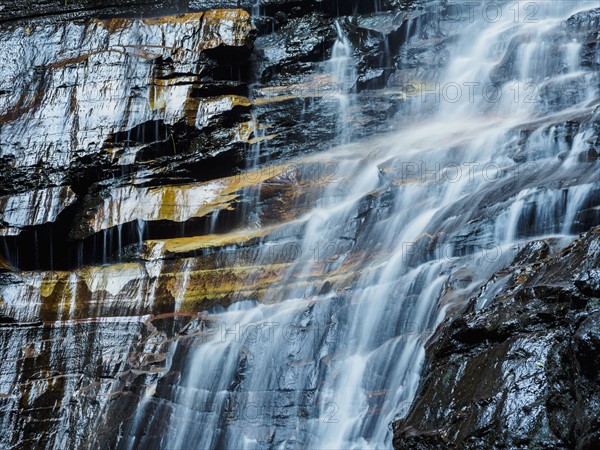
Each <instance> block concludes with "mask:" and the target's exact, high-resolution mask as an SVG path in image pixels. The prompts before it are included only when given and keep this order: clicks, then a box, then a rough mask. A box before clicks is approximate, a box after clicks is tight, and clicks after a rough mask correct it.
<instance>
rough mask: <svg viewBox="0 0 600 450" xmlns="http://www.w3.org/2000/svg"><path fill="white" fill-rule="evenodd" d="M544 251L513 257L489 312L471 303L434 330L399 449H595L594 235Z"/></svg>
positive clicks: (598, 308)
mask: <svg viewBox="0 0 600 450" xmlns="http://www.w3.org/2000/svg"><path fill="white" fill-rule="evenodd" d="M545 247H547V246H546V245H544V244H543V243H541V245H538V246H537V249H536V250H534V248H533V247H532V248H531V250H534V251H533V253H529V254H528V257H527V258H523V257H524V256H525V254H524V253H522V254H520V255H517V258H516V259H515V261H514V263H513V265H512V266H511V267H510V268H508V269H506V270H505V271H504V274H509V276H510V279H509V282H508V286H507V287H506V288H505V289H504V290H503V291H502V292H500V293H498V294H497V295H496V296H495V297H494V298H493V299H492V300H491V303H490V304H489V306H487V307H484V308H483V309H481V310H478V311H473V310H472V309H473V308H474V307H475V305H476V304H477V302H478V299H477V298H474V299H473V300H472V301H471V306H470V308H469V309H470V310H471V312H468V313H467V314H465V315H462V316H459V317H456V318H454V319H453V320H448V321H446V322H444V323H443V324H442V325H440V327H439V329H438V331H437V332H436V335H435V336H434V338H433V339H432V341H431V343H430V346H429V348H428V350H427V352H428V353H427V354H428V363H427V367H426V368H425V377H424V380H423V382H422V385H421V388H420V392H419V394H418V395H417V400H416V402H415V404H414V405H413V406H412V408H411V410H410V412H409V414H408V416H407V417H406V419H404V420H401V421H399V422H396V423H395V425H394V427H395V432H394V435H395V438H394V447H395V448H397V449H432V448H435V449H437V448H439V449H442V448H468V449H476V448H493V449H500V448H565V449H566V448H576V449H593V448H597V447H598V445H599V444H600V432H599V431H598V430H599V429H600V428H599V425H600V423H599V422H598V417H600V394H599V393H600V385H599V380H600V367H599V366H598V364H597V357H596V355H597V354H598V351H599V350H600V328H599V325H600V304H599V300H598V296H597V292H596V291H593V290H590V289H589V288H588V286H589V282H590V281H591V280H593V275H591V274H593V273H595V272H596V271H597V269H596V268H597V267H599V266H600V252H599V249H600V229H598V228H597V229H595V230H593V231H591V232H589V233H587V234H585V235H584V236H582V237H581V238H580V239H578V240H577V241H575V242H574V243H573V244H572V245H571V246H569V247H567V248H566V249H565V250H563V251H562V252H561V253H559V254H558V255H556V256H546V255H545V251H544V248H545ZM526 250H527V252H529V249H526ZM502 277H503V275H502V274H497V275H496V276H494V278H493V280H499V279H502ZM592 283H593V281H592ZM492 284H493V281H492ZM489 287H490V286H488V288H489Z"/></svg>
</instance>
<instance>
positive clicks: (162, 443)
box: [120, 1, 599, 449]
mask: <svg viewBox="0 0 600 450" xmlns="http://www.w3.org/2000/svg"><path fill="white" fill-rule="evenodd" d="M595 6H597V2H596V1H589V2H588V1H582V2H573V3H571V2H543V3H542V10H543V11H541V12H543V14H544V17H538V18H537V20H536V21H531V22H526V21H515V18H514V15H513V14H512V12H511V10H509V9H508V8H509V7H510V5H508V4H507V5H504V9H503V15H502V18H501V19H499V20H495V21H485V20H483V21H481V20H480V21H475V22H474V23H472V24H465V25H464V30H463V31H462V36H461V40H460V42H459V43H458V44H456V45H455V46H454V47H452V49H451V52H450V56H449V58H448V61H449V64H448V65H447V67H446V69H445V71H444V74H443V76H442V77H441V78H440V82H439V86H437V87H436V88H434V89H433V90H431V88H430V87H427V91H425V90H424V91H422V92H421V93H420V95H417V96H416V97H415V98H414V99H413V105H412V108H411V117H403V122H402V123H399V124H398V131H397V132H395V133H392V134H390V135H387V136H383V137H380V138H377V139H371V140H370V141H369V142H366V143H365V142H355V143H352V144H348V145H344V146H341V147H338V148H334V149H330V150H327V151H323V152H322V153H320V154H319V155H318V156H316V157H314V158H313V159H312V161H316V162H317V163H319V164H330V163H332V162H333V163H335V165H336V167H337V172H336V182H330V183H324V184H323V185H320V186H319V195H318V201H317V202H316V203H315V204H314V205H313V207H312V208H311V209H310V210H309V211H308V212H307V213H306V214H305V215H304V216H302V217H301V218H300V219H297V220H295V221H294V223H293V224H292V223H290V224H288V227H290V228H291V227H301V229H302V239H301V242H300V244H299V247H298V252H297V257H296V258H295V259H294V261H293V263H292V264H291V265H290V266H289V268H288V270H287V272H286V274H285V276H284V278H283V279H281V280H279V281H277V282H275V283H273V285H272V286H271V287H270V288H269V290H268V291H267V292H266V293H265V294H264V296H263V299H262V301H261V302H260V303H259V302H256V301H242V302H238V303H235V304H233V305H232V306H230V307H227V308H214V309H212V310H210V311H207V312H206V313H205V315H204V317H203V319H202V326H201V332H199V333H197V334H195V335H193V336H190V337H189V339H188V340H187V341H186V342H185V344H184V343H183V342H182V341H181V340H180V341H177V342H176V343H174V344H172V346H171V348H170V350H169V355H168V358H167V360H168V362H169V364H170V365H173V364H174V362H175V361H179V363H178V364H177V366H176V367H173V368H171V370H169V371H168V372H167V373H168V374H167V375H166V376H164V377H163V378H161V379H159V380H158V383H157V385H153V387H152V388H151V392H150V393H149V394H148V395H146V396H145V397H144V402H143V403H142V404H141V405H140V406H139V407H138V409H137V411H136V415H135V417H134V418H133V419H132V421H131V422H130V423H129V424H128V426H127V429H126V430H125V432H124V435H123V437H122V440H121V441H120V444H121V446H122V447H123V448H154V447H157V448H158V447H160V448H168V449H178V448H198V449H204V448H237V449H241V448H319V449H325V448H329V449H342V448H344V449H349V448H385V447H389V446H390V441H391V431H390V429H389V425H390V423H391V422H392V421H393V420H394V419H395V418H398V417H400V416H402V414H403V413H404V412H405V411H406V406H407V405H409V404H410V402H411V401H412V400H413V397H414V395H415V392H416V389H417V386H418V383H419V377H420V370H421V366H422V364H423V358H424V344H425V342H426V341H427V339H428V337H429V336H430V335H431V332H432V330H433V329H434V327H435V326H436V324H438V323H439V322H440V321H441V320H442V319H443V318H444V316H445V314H446V311H447V308H448V307H450V306H452V305H453V304H456V303H458V304H460V303H461V302H464V301H465V300H466V299H468V298H470V297H471V296H472V295H474V294H476V292H477V289H478V288H479V287H480V286H481V285H482V284H483V283H485V281H486V280H487V279H488V278H489V277H490V276H491V274H493V273H494V272H495V271H497V270H498V269H499V268H501V267H503V266H506V265H507V264H508V263H510V261H511V258H512V256H514V250H511V249H512V248H513V247H515V246H517V248H518V247H519V246H520V245H522V244H523V243H524V242H528V241H530V240H534V239H539V238H541V237H548V236H553V237H556V238H558V239H559V240H562V242H563V243H567V242H568V241H569V240H570V239H572V237H573V234H574V233H576V232H577V224H578V221H579V219H578V212H579V211H581V209H582V208H583V205H584V204H585V202H586V201H588V200H589V199H590V197H591V196H593V195H597V194H594V192H597V190H598V188H599V186H598V184H599V183H598V181H597V165H593V164H592V165H585V166H581V165H578V164H579V163H578V161H579V158H580V155H583V154H585V152H586V151H587V146H589V144H588V143H587V141H588V140H589V129H590V127H592V126H593V124H594V122H597V121H598V115H599V112H598V100H597V99H598V95H599V92H598V91H599V90H598V84H597V82H596V81H597V76H596V74H594V73H592V72H591V71H588V70H587V69H585V68H584V67H581V65H580V64H579V60H578V49H579V48H580V44H581V43H579V42H572V40H568V39H562V40H561V38H560V30H561V24H562V23H564V20H565V19H567V18H568V17H570V16H571V15H572V14H574V13H576V12H577V11H579V10H585V9H589V8H592V7H595ZM477 12H478V13H480V12H481V11H479V10H477ZM540 15H541V14H540ZM338 33H339V36H340V37H339V38H338V42H337V43H336V45H335V47H334V50H333V57H332V61H331V62H330V66H329V67H330V71H331V74H332V76H334V77H337V78H338V79H339V78H341V79H344V74H346V73H347V71H348V70H349V69H348V68H349V67H351V49H350V47H349V44H348V43H347V40H345V38H344V37H343V33H342V32H341V30H340V28H339V25H338ZM557 36H558V37H557ZM513 44H515V45H514V46H515V48H516V49H511V46H513ZM505 54H506V55H508V60H503V57H504V59H506V57H505V56H504V55H505ZM490 80H493V83H490ZM572 83H576V86H577V89H576V92H574V95H572V96H569V97H568V98H558V99H556V98H555V97H556V96H555V94H556V93H557V92H561V90H562V89H564V87H565V85H567V84H569V85H571V84H572ZM459 89H460V90H461V91H462V95H460V94H459V92H460V91H459ZM532 93H533V94H534V97H531V94H532ZM531 98H535V101H528V99H531ZM432 102H433V103H434V108H433V109H434V112H433V113H431V112H430V111H431V110H432V108H431V103H432ZM340 104H342V105H343V104H344V103H343V101H342V100H340ZM342 109H344V107H343V108H342ZM419 111H420V112H419ZM594 111H595V112H594ZM577 117H586V120H582V121H580V122H579V123H578V124H577V126H576V129H575V131H574V132H573V136H570V137H568V136H566V134H567V132H566V128H565V127H564V125H563V124H564V123H566V122H569V121H570V120H572V119H573V118H577ZM523 130H526V132H523ZM573 171H577V176H576V177H574V176H573ZM369 202H371V206H373V204H374V205H375V206H374V208H375V209H376V210H379V211H380V214H378V215H377V214H376V218H375V219H369V218H368V217H365V215H364V214H363V213H364V210H365V204H366V203H369ZM386 202H387V203H386ZM289 207H290V208H292V207H294V205H289ZM482 211H483V212H485V215H483V216H482ZM332 249H333V250H332ZM267 251H268V249H266V248H265V249H264V250H261V252H267ZM490 251H492V252H491V253H490ZM332 255H333V256H332ZM357 255H358V257H357ZM264 257H266V256H265V255H264V254H262V253H261V254H259V255H258V258H259V259H260V258H264ZM183 270H186V269H185V268H183ZM465 274H467V275H465ZM185 280H186V279H185V277H182V279H181V283H180V288H181V289H185V285H186V281H185ZM478 305H479V307H483V306H484V305H485V301H480V302H479V303H478ZM156 430H160V433H158V437H157V432H156Z"/></svg>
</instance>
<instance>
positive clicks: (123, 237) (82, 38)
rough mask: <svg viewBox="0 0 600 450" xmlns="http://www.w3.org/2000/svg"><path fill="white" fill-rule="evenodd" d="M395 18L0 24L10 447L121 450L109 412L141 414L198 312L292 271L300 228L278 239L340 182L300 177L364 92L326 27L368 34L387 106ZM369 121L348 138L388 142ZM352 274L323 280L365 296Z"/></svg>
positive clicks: (47, 10) (124, 12)
mask: <svg viewBox="0 0 600 450" xmlns="http://www.w3.org/2000/svg"><path fill="white" fill-rule="evenodd" d="M398 7H400V4H399V3H398V4H397V3H394V2H379V3H378V2H372V3H371V2H366V3H364V2H347V3H340V2H336V1H321V0H314V1H309V2H304V1H302V2H299V1H295V0H270V1H261V2H260V8H259V11H258V12H257V11H256V2H254V1H250V0H249V1H242V2H240V1H237V0H234V1H214V2H211V1H202V2H194V1H190V2H188V1H178V2H163V1H142V0H128V1H125V2H118V4H117V3H114V2H104V1H102V2H101V1H97V0H78V1H70V0H69V1H67V2H56V1H45V2H37V3H36V4H35V5H33V4H29V3H27V2H23V1H16V0H9V1H6V2H4V3H3V4H2V6H0V22H1V23H2V24H3V26H2V30H0V42H1V47H2V52H0V60H1V62H2V69H1V72H2V75H3V76H2V77H0V78H1V79H0V240H1V243H0V248H1V249H2V250H0V252H1V256H0V311H1V316H0V336H1V338H0V339H1V346H0V351H1V352H2V362H1V363H0V405H1V408H2V410H3V411H4V413H3V414H2V419H1V422H2V426H3V430H4V432H3V433H1V436H0V446H1V447H3V448H10V447H14V446H25V447H28V446H37V447H46V448H83V447H90V448H96V447H97V446H98V445H99V444H98V443H99V442H106V443H109V442H110V443H111V444H115V443H116V441H115V439H117V437H118V436H119V434H120V433H122V432H123V429H122V427H123V426H124V425H123V424H126V423H128V422H129V421H130V419H131V417H126V416H123V417H120V416H119V414H118V413H117V412H116V411H120V412H121V413H122V414H123V415H126V414H130V415H131V414H133V413H134V412H135V409H136V408H137V407H138V406H139V402H141V401H143V398H142V397H141V395H142V393H143V388H144V386H146V385H148V384H151V383H152V380H153V379H154V378H156V377H158V376H160V375H162V374H163V371H164V370H165V367H166V362H165V361H166V358H167V356H168V348H169V346H170V345H172V344H173V342H176V341H180V342H182V344H181V345H185V343H186V342H188V341H187V340H186V339H187V337H188V336H190V335H191V336H194V335H195V333H196V334H197V333H199V332H201V329H202V328H201V327H204V326H205V324H204V322H203V320H202V317H203V316H202V313H201V312H200V311H203V310H206V309H208V308H210V307H212V306H214V305H220V306H226V305H228V304H229V303H230V302H232V301H240V300H243V299H245V298H248V299H252V300H256V299H259V300H260V299H261V298H262V296H263V295H264V292H265V291H266V289H267V287H270V286H273V285H274V284H276V282H277V280H278V279H279V278H280V277H281V276H282V275H283V274H284V273H285V271H286V270H289V269H290V267H291V266H292V265H293V264H294V263H295V262H296V261H297V260H298V257H299V255H298V248H299V244H298V243H299V242H300V239H301V236H302V230H303V225H302V224H299V225H298V226H293V227H290V226H288V227H287V228H286V229H281V227H280V224H281V223H283V222H287V221H293V220H294V219H295V218H296V217H299V216H301V214H302V212H303V211H304V210H306V208H308V207H309V205H310V203H311V201H314V200H313V197H314V195H315V192H316V191H317V190H318V189H320V188H321V187H322V185H323V183H327V179H332V178H333V176H335V165H334V164H333V163H327V162H325V163H322V162H315V161H310V159H308V158H307V159H306V160H304V159H302V158H303V157H304V156H308V155H310V154H311V153H313V152H314V150H315V149H317V148H322V147H323V146H324V145H325V146H327V145H334V144H335V139H336V137H338V136H339V135H340V133H339V131H340V130H339V127H340V120H339V117H338V114H339V100H338V99H337V96H339V95H340V94H343V93H344V91H350V90H353V89H354V90H356V89H364V88H365V87H367V84H369V83H368V82H367V81H360V80H358V77H363V78H364V77H370V76H371V74H370V71H371V69H370V68H369V69H367V66H366V62H363V63H361V66H360V67H359V68H358V71H357V75H356V78H354V79H350V80H339V79H335V78H331V76H329V75H325V73H326V72H327V70H326V69H327V68H326V67H324V64H325V63H324V61H326V60H328V59H329V58H330V57H331V55H332V52H333V47H334V44H335V42H336V39H338V37H339V36H338V33H339V30H336V26H335V22H336V21H337V20H338V17H339V16H341V15H348V14H352V13H356V14H361V16H360V17H364V19H362V20H364V23H363V22H360V23H358V22H355V21H353V20H350V18H345V19H340V20H341V23H342V25H341V27H342V28H343V29H344V30H345V32H352V33H354V36H355V38H356V39H355V44H356V45H357V46H358V45H360V42H359V41H362V40H368V41H369V42H370V43H369V44H365V45H368V48H369V58H370V61H371V63H370V64H371V66H372V67H373V69H372V70H374V71H376V72H377V77H378V78H377V80H378V81H377V83H371V84H372V85H373V86H375V84H377V86H375V87H382V86H383V85H384V84H385V83H384V82H383V83H382V82H381V80H383V79H384V78H382V76H381V74H382V73H383V71H384V69H385V74H386V75H387V74H389V73H390V70H389V69H387V68H385V67H384V66H386V65H388V64H390V61H386V60H385V58H384V56H383V55H384V53H385V45H384V41H385V39H387V37H388V36H389V35H390V34H391V33H393V32H395V31H397V30H398V29H399V28H400V27H402V24H403V23H404V19H403V17H404V15H403V14H400V12H399V10H395V12H389V13H386V14H387V15H386V17H387V18H386V19H385V20H387V21H389V20H392V19H393V18H394V17H396V16H398V17H399V18H398V19H397V20H396V22H395V25H393V26H385V27H378V26H376V24H374V23H373V20H374V19H375V16H373V17H372V18H371V19H369V17H371V16H372V14H373V13H374V11H375V10H376V9H377V8H380V9H381V8H383V9H388V10H389V9H391V8H398ZM224 8H232V9H224ZM238 8H244V9H238ZM250 12H254V13H255V17H254V19H251V17H250ZM386 23H387V22H386ZM352 30H355V31H352ZM353 39H354V38H353ZM357 56H358V54H357ZM346 81H348V83H346ZM250 84H252V88H251V89H250V88H249V85H250ZM360 102H361V105H362V106H361V107H360V108H359V107H357V108H356V110H355V113H354V116H353V118H352V119H351V120H354V121H357V123H359V122H360V123H367V124H370V125H369V126H366V127H353V129H352V131H351V133H352V134H353V135H355V136H360V135H364V134H365V133H375V132H377V131H378V130H381V129H385V127H386V126H387V125H386V124H385V120H387V119H388V118H390V117H391V116H392V115H393V114H394V113H395V112H396V111H397V110H398V108H399V106H400V103H401V98H400V97H396V98H393V97H387V96H377V95H365V96H364V98H362V99H360ZM382 118H383V119H384V120H381V119H382ZM314 123H319V125H318V126H314V125H313V124H314ZM307 124H311V126H310V127H307ZM265 146H268V150H264V148H265ZM261 147H262V148H263V150H262V151H263V152H265V151H267V152H268V154H267V155H265V154H261ZM267 157H268V160H269V161H270V164H271V165H270V166H269V167H267V168H260V169H259V168H256V167H254V165H256V164H260V163H263V162H264V161H265V160H266V159H267ZM292 157H294V158H298V157H300V159H296V160H295V161H294V163H293V164H287V163H286V161H288V160H289V159H290V158H292ZM242 170H243V173H240V171H242ZM323 180H324V181H323ZM255 192H260V196H259V197H256V196H255V194H254V193H255ZM257 202H259V203H258V204H259V205H260V206H259V207H257ZM290 204H294V205H295V206H294V208H290V207H289V205H290ZM250 208H252V209H253V211H252V212H251V214H250V213H249V209H250ZM248 226H249V227H250V228H247V227H248ZM269 241H271V242H274V243H275V244H276V245H275V246H274V249H275V250H274V251H273V252H272V253H269V254H268V255H266V256H265V255H264V254H262V253H260V252H259V250H260V247H261V245H262V244H261V243H262V242H269ZM279 242H284V243H285V244H281V245H280V244H279ZM340 248H341V247H340ZM339 251H341V250H339ZM259 255H262V256H260V258H261V259H260V260H259V259H258V258H259ZM329 256H330V257H333V256H334V255H333V254H332V255H329ZM356 257H357V258H358V254H357V256H356ZM357 261H358V260H357V259H354V260H351V261H350V262H349V264H346V265H344V266H342V267H340V268H339V269H338V270H337V271H335V272H334V273H332V274H331V275H330V276H331V278H332V279H342V278H348V280H351V279H352V278H353V277H356V273H355V271H354V268H353V265H356V262H357ZM314 275H315V278H314V285H315V289H321V288H322V286H323V280H322V279H321V278H320V277H319V275H320V274H319V273H315V274H314ZM336 277H337V278H336ZM348 283H350V281H348ZM293 287H294V283H291V284H288V285H282V286H279V287H278V288H277V289H280V290H281V291H282V292H284V291H286V290H290V289H292V288H293ZM270 289H271V290H273V289H274V288H273V287H270ZM172 369H173V370H175V368H174V367H173V368H172ZM107 411H109V412H110V414H109V419H106V420H105V419H102V415H103V414H105V413H106V412H107ZM99 425H101V426H100V427H99Z"/></svg>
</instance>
